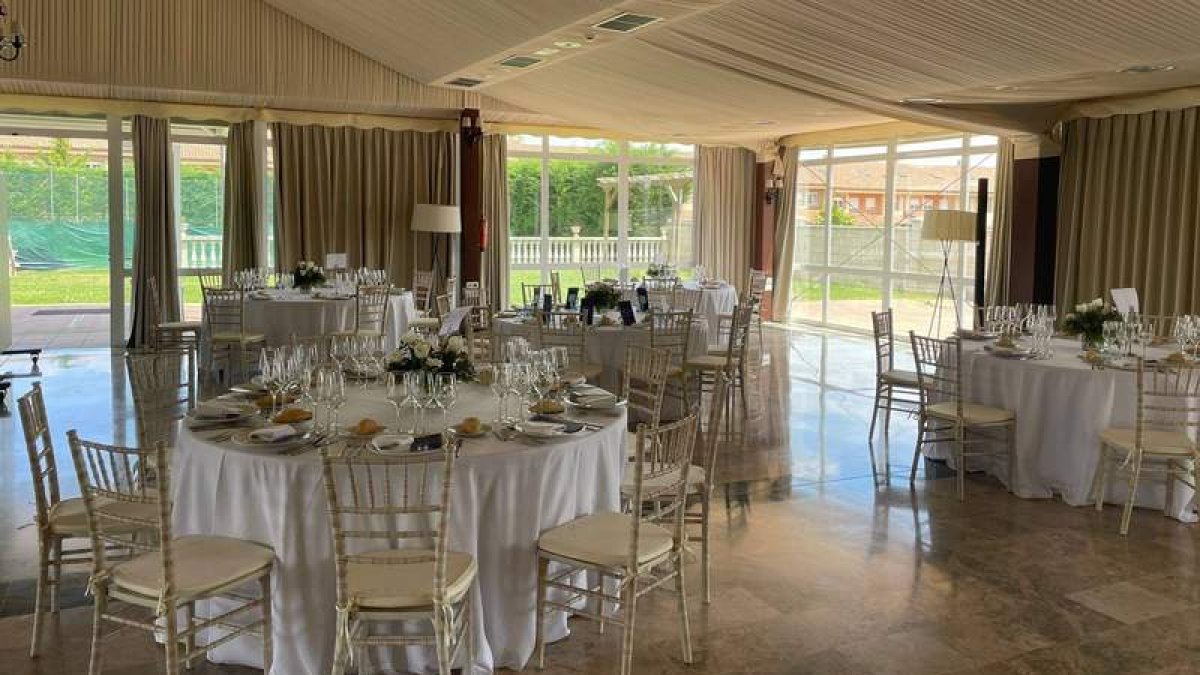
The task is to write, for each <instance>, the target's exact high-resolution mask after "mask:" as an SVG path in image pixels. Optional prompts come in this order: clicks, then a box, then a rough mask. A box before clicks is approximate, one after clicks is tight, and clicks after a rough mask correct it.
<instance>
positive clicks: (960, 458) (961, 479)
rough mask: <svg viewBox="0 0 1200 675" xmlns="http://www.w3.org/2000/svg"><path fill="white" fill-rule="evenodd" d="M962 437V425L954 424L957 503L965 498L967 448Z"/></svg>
mask: <svg viewBox="0 0 1200 675" xmlns="http://www.w3.org/2000/svg"><path fill="white" fill-rule="evenodd" d="M964 435H965V434H964V430H963V426H962V424H961V423H956V424H955V425H954V455H955V463H956V464H957V465H958V476H957V480H958V501H960V502H961V501H964V500H965V499H966V498H967V456H966V451H967V447H966V443H965V441H966V439H965V438H964Z"/></svg>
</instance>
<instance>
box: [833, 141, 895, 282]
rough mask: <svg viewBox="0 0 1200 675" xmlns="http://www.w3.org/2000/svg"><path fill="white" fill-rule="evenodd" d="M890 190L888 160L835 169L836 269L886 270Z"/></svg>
mask: <svg viewBox="0 0 1200 675" xmlns="http://www.w3.org/2000/svg"><path fill="white" fill-rule="evenodd" d="M886 187H887V162H885V161H882V160H879V161H871V162H854V163H850V164H835V165H834V166H833V188H832V189H833V195H832V199H833V203H832V205H831V207H830V212H829V213H830V215H829V220H830V223H831V224H832V227H831V229H830V232H831V233H832V234H831V236H832V240H831V241H830V246H831V252H830V264H831V265H832V266H834V267H854V268H860V269H872V270H882V269H883V250H884V248H883V243H884V236H883V235H884V215H885V213H884V208H883V201H884V200H883V197H884V194H885V190H886Z"/></svg>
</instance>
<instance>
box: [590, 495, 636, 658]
mask: <svg viewBox="0 0 1200 675" xmlns="http://www.w3.org/2000/svg"><path fill="white" fill-rule="evenodd" d="M624 506H625V505H622V509H621V510H622V511H624V510H625V509H624ZM630 509H631V510H632V507H630ZM596 574H597V576H598V577H599V583H598V585H597V588H598V589H599V590H600V592H601V593H603V592H604V583H605V580H607V579H608V576H607V575H605V574H604V572H597V573H596ZM607 611H608V600H607V599H606V598H605V597H604V596H603V595H601V596H600V634H601V635H604V626H605V624H606V623H607V622H606V621H605V620H604V616H605V612H607Z"/></svg>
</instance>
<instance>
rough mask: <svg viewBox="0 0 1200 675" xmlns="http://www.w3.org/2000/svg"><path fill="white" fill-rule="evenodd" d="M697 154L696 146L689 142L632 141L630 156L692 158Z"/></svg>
mask: <svg viewBox="0 0 1200 675" xmlns="http://www.w3.org/2000/svg"><path fill="white" fill-rule="evenodd" d="M695 154H696V146H694V145H689V144H687V143H654V142H651V141H630V143H629V156H630V157H671V158H675V159H691V158H692V157H693V156H694V155H695Z"/></svg>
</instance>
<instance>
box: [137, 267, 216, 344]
mask: <svg viewBox="0 0 1200 675" xmlns="http://www.w3.org/2000/svg"><path fill="white" fill-rule="evenodd" d="M146 289H147V290H148V291H149V293H150V325H151V326H152V328H151V331H150V346H151V347H152V348H159V347H191V348H193V349H197V350H198V349H200V331H201V330H202V328H203V326H204V324H203V323H201V322H200V321H163V320H162V304H161V303H162V296H161V295H159V292H158V279H155V278H154V277H150V278H148V279H146Z"/></svg>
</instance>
